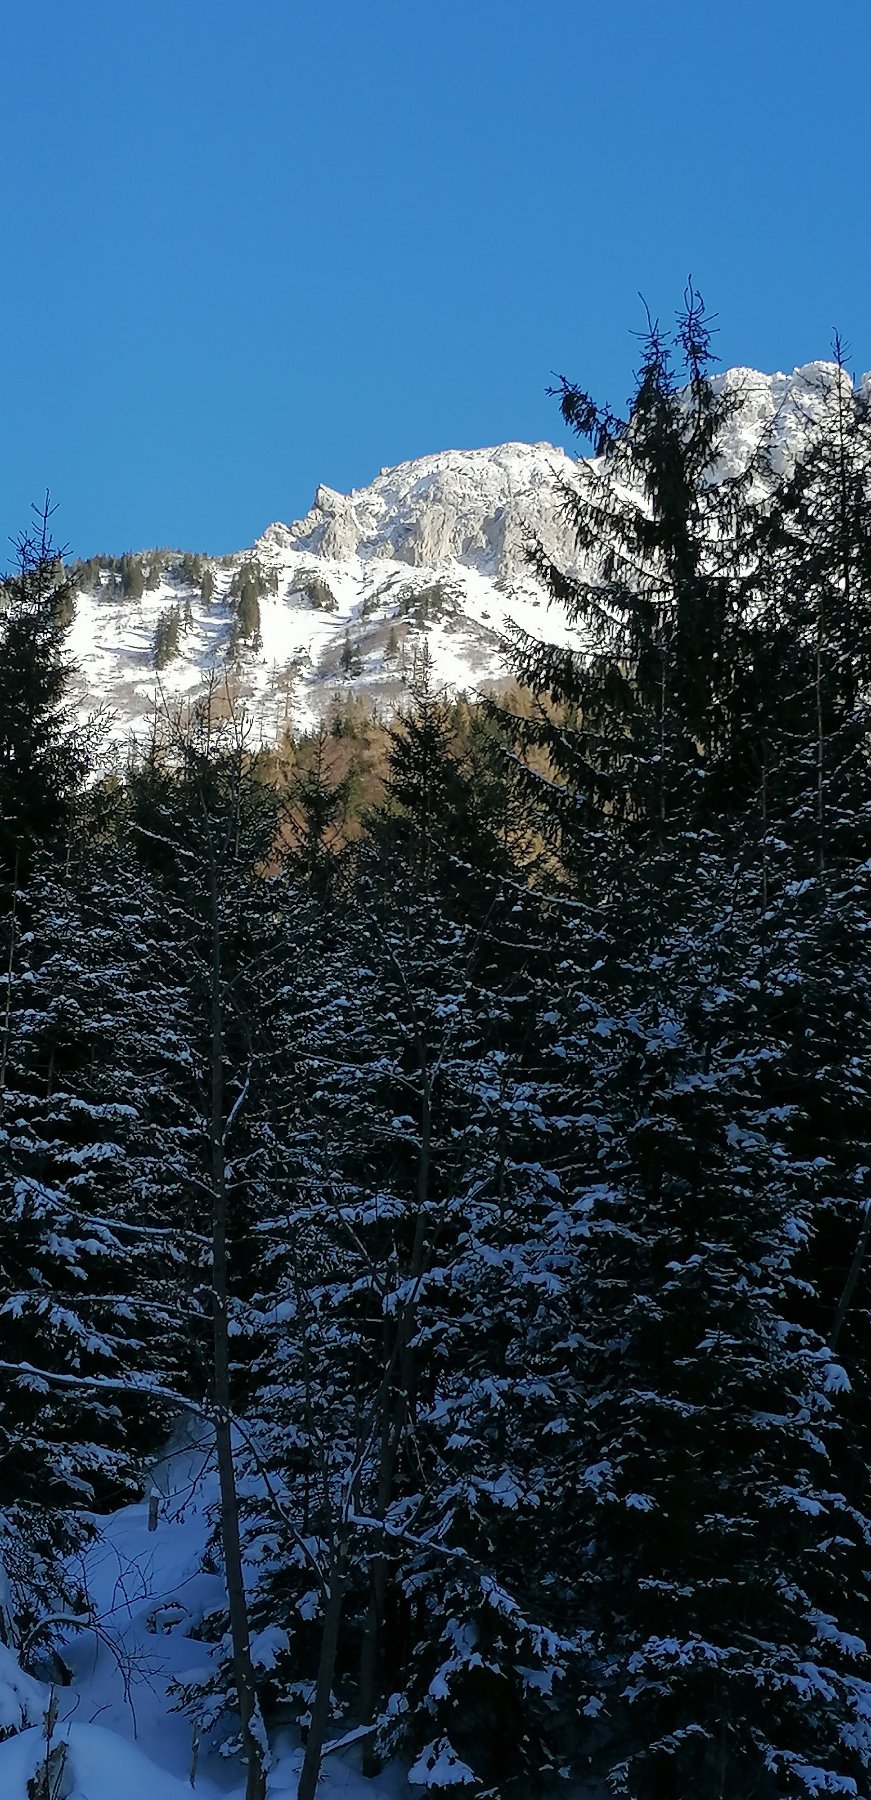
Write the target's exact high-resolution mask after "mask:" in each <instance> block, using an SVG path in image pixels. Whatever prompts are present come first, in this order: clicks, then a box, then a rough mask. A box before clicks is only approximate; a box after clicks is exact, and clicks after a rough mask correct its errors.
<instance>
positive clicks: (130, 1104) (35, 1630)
mask: <svg viewBox="0 0 871 1800" xmlns="http://www.w3.org/2000/svg"><path fill="white" fill-rule="evenodd" d="M19 549H20V560H19V569H18V572H17V574H16V575H15V577H13V578H12V580H11V581H10V582H9V583H7V585H6V589H5V593H4V599H5V604H6V609H7V610H6V612H5V615H4V619H3V625H2V638H3V645H2V654H0V847H2V864H0V879H2V884H3V888H2V891H3V901H4V916H3V937H4V942H3V964H4V983H3V995H2V1045H0V1142H2V1157H0V1268H2V1284H0V1285H2V1304H0V1362H2V1365H3V1367H2V1387H0V1394H2V1401H0V1459H2V1470H3V1508H4V1510H3V1545H2V1550H0V1554H2V1557H3V1561H4V1563H5V1565H6V1573H7V1576H8V1579H9V1581H10V1584H11V1590H12V1596H13V1602H14V1624H13V1625H12V1626H11V1627H10V1626H8V1625H7V1631H8V1630H10V1629H13V1630H14V1632H15V1634H16V1635H17V1637H18V1640H19V1643H21V1644H25V1645H26V1646H27V1647H28V1649H29V1650H31V1651H32V1650H34V1649H35V1648H37V1647H38V1645H39V1644H40V1643H41V1642H43V1641H44V1639H45V1636H46V1634H48V1635H49V1636H50V1635H51V1627H50V1625H49V1624H46V1619H47V1618H48V1617H50V1616H51V1615H53V1614H54V1613H56V1612H57V1610H58V1607H59V1606H60V1605H61V1604H66V1605H68V1604H69V1599H70V1596H69V1592H68V1584H67V1588H66V1592H65V1581H64V1577H63V1575H62V1572H61V1558H62V1556H63V1554H64V1553H65V1552H67V1551H69V1550H70V1549H71V1548H72V1547H73V1545H74V1544H75V1543H76V1542H77V1541H79V1540H80V1538H81V1535H82V1533H83V1531H86V1530H87V1529H88V1521H87V1514H88V1512H89V1511H90V1510H91V1509H93V1508H94V1507H95V1506H99V1505H100V1504H104V1503H106V1502H107V1501H109V1500H110V1499H113V1498H117V1497H119V1496H120V1495H122V1494H125V1493H126V1494H130V1495H132V1493H133V1492H134V1491H135V1476H134V1473H133V1468H132V1463H131V1432H132V1433H133V1435H134V1437H135V1435H136V1430H135V1428H136V1427H137V1424H138V1438H139V1444H140V1447H141V1446H142V1445H143V1444H144V1443H145V1442H147V1441H148V1437H149V1433H150V1432H153V1431H154V1429H155V1427H156V1425H157V1422H158V1409H156V1408H155V1406H154V1404H153V1403H152V1402H151V1401H149V1400H148V1399H143V1400H142V1401H140V1402H138V1403H137V1402H136V1401H135V1400H134V1401H133V1402H132V1404H131V1406H130V1407H129V1409H128V1410H127V1412H125V1410H124V1407H123V1404H122V1400H121V1394H122V1390H123V1387H124V1386H125V1384H126V1383H130V1385H131V1386H135V1385H136V1383H137V1382H142V1383H143V1384H149V1385H151V1386H152V1387H153V1386H154V1385H155V1384H159V1380H160V1375H161V1374H162V1373H163V1372H165V1370H166V1365H167V1357H168V1354H169V1344H168V1341H167V1337H168V1336H169V1337H171V1333H170V1334H167V1333H166V1332H165V1331H164V1330H162V1329H160V1328H159V1327H158V1325H157V1319H156V1313H155V1308H156V1307H158V1306H159V1303H160V1300H161V1298H165V1287H164V1282H163V1274H162V1272H163V1270H164V1269H165V1267H166V1258H165V1256H162V1257H161V1258H157V1256H156V1254H155V1249H154V1245H153V1243H146V1241H145V1240H144V1239H143V1238H142V1236H141V1234H140V1235H138V1236H136V1237H135V1238H131V1236H130V1226H131V1224H135V1226H137V1227H138V1226H139V1225H140V1224H141V1222H142V1219H143V1212H144V1209H143V1205H142V1195H141V1191H140V1190H139V1187H138V1186H137V1176H136V1158H137V1155H138V1154H141V1153H142V1151H143V1149H144V1144H143V1142H142V1140H141V1139H140V1141H139V1143H138V1146H137V1148H136V1149H135V1150H134V1148H133V1146H134V1142H135V1140H136V1138H137V1134H138V1133H139V1132H140V1126H141V1116H140V1114H139V1113H138V1111H137V1107H136V1104H135V1085H134V1084H131V1082H130V1080H129V1078H128V1071H129V1068H130V1060H129V1059H130V1058H131V1051H132V1048H133V1045H134V1041H135V1047H136V1052H137V1053H138V1052H139V1049H140V1043H139V1038H138V1032H137V1025H139V1024H141V1018H139V1019H137V1016H136V1009H135V1006H134V1005H133V1004H131V993H132V992H133V990H134V988H135V981H134V980H133V978H132V976H131V972H130V971H131V963H130V961H129V960H128V957H127V950H128V949H129V948H130V946H129V944H127V945H125V943H124V933H123V931H122V930H121V929H120V927H119V916H118V911H117V907H116V896H115V882H114V877H113V876H110V877H109V878H108V879H107V878H106V874H105V870H104V869H103V870H101V869H100V868H99V867H98V864H99V861H100V858H99V856H98V855H96V854H95V845H94V844H93V843H92V842H90V841H88V842H86V839H87V829H88V827H87V816H88V814H89V813H94V812H95V808H94V807H93V806H91V805H90V804H87V805H86V803H85V800H84V797H83V793H82V787H83V781H84V778H85V775H86V773H87V771H88V768H89V744H88V739H87V734H86V733H85V732H83V731H82V729H81V728H79V727H78V726H77V724H76V723H75V719H74V717H73V714H72V712H71V709H70V708H69V707H68V706H67V705H66V699H65V697H66V688H67V681H68V676H69V669H68V665H67V663H66V660H65V653H64V636H65V625H64V620H66V622H67V623H68V622H69V607H68V605H67V604H66V601H67V590H66V586H65V582H64V578H63V571H62V569H61V568H60V565H59V564H58V561H57V559H56V557H55V555H54V552H53V551H52V549H51V546H50V544H49V541H48V520H47V513H44V514H43V515H41V516H40V520H39V523H38V529H37V532H36V534H35V536H33V537H31V538H28V539H26V540H23V541H22V543H21V545H20V547H19ZM125 1059H126V1060H125ZM122 1091H123V1093H124V1103H119V1101H118V1095H119V1092H122ZM139 1174H140V1176H141V1168H140V1170H139ZM158 1269H159V1270H160V1273H158Z"/></svg>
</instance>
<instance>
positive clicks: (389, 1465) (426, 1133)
mask: <svg viewBox="0 0 871 1800" xmlns="http://www.w3.org/2000/svg"><path fill="white" fill-rule="evenodd" d="M418 1058H419V1067H420V1077H421V1122H420V1154H419V1157H418V1165H417V1219H416V1222H415V1232H414V1243H413V1245H412V1251H411V1266H410V1269H409V1277H410V1280H411V1282H412V1284H414V1283H415V1282H417V1281H419V1280H420V1277H421V1275H422V1274H423V1268H424V1260H425V1256H426V1209H427V1203H428V1200H429V1189H430V1158H431V1144H432V1099H431V1077H430V1071H429V1065H428V1059H427V1054H426V1046H425V1044H424V1043H423V1042H422V1041H419V1042H418ZM413 1331H414V1306H413V1303H412V1302H411V1301H410V1302H409V1304H408V1305H407V1306H406V1307H404V1308H403V1310H402V1312H401V1314H400V1320H399V1329H398V1342H397V1343H396V1345H395V1348H394V1355H393V1358H392V1359H391V1360H395V1361H396V1363H397V1366H398V1371H399V1391H398V1393H397V1395H396V1404H395V1407H394V1406H392V1405H391V1395H392V1386H391V1385H387V1386H386V1387H385V1392H384V1402H383V1411H382V1420H381V1454H380V1460H379V1469H378V1493H377V1501H376V1509H375V1516H376V1518H377V1519H379V1520H380V1521H382V1522H383V1520H384V1518H385V1517H386V1514H387V1509H388V1507H389V1505H390V1500H391V1496H392V1493H393V1483H394V1476H395V1473H396V1463H397V1458H398V1455H399V1446H400V1442H401V1438H402V1429H403V1424H404V1420H405V1417H406V1414H407V1413H408V1412H410V1411H411V1410H412V1407H413V1401H414V1359H413V1357H412V1355H411V1353H410V1352H409V1349H408V1344H409V1340H410V1338H411V1337H412V1335H413ZM379 1535H380V1543H379V1546H378V1550H377V1553H376V1554H375V1555H374V1556H373V1558H372V1562H371V1565H370V1574H369V1605H368V1609H367V1613H366V1626H365V1630H364V1634H363V1643H362V1647H361V1652H360V1695H359V1711H360V1720H361V1723H362V1724H364V1725H370V1724H372V1723H373V1722H374V1719H375V1715H376V1713H377V1710H378V1701H379V1697H380V1685H381V1684H380V1675H381V1665H382V1650H381V1635H382V1630H383V1626H384V1613H385V1603H386V1598H387V1556H386V1554H385V1550H386V1545H385V1541H384V1534H383V1532H382V1533H380V1534H379ZM361 1766H362V1772H363V1774H364V1775H366V1776H367V1777H370V1778H371V1777H372V1776H374V1775H377V1774H378V1772H379V1767H380V1764H379V1759H378V1755H377V1752H376V1749H375V1745H374V1743H373V1741H372V1739H371V1738H367V1739H366V1741H365V1743H364V1746H363V1752H362V1764H361Z"/></svg>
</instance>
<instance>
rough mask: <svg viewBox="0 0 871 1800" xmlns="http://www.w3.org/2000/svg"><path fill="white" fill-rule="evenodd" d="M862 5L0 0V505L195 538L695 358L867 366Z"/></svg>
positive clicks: (205, 540)
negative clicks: (697, 301) (670, 356)
mask: <svg viewBox="0 0 871 1800" xmlns="http://www.w3.org/2000/svg"><path fill="white" fill-rule="evenodd" d="M869 67H871V6H869V5H868V4H867V3H866V0H828V3H827V4H826V5H825V6H823V5H821V4H819V0H790V3H789V4H787V3H785V0H753V3H752V4H751V3H749V0H718V3H717V4H707V3H706V0H695V4H690V3H689V0H659V4H652V3H651V0H596V4H591V3H590V0H538V4H536V3H535V0H428V3H426V4H423V3H421V0H327V4H316V3H315V0H305V4H303V3H302V0H5V4H3V0H0V90H2V91H0V140H2V141H0V192H2V197H3V207H2V215H0V216H2V221H3V238H4V242H3V249H4V257H3V272H2V279H0V346H2V349H0V422H2V423H0V429H2V438H0V536H2V538H3V539H4V541H5V539H6V538H7V537H8V536H9V535H10V534H12V533H15V532H16V531H17V530H18V529H19V528H20V527H21V525H22V524H23V523H24V522H25V521H26V518H27V515H28V509H29V506H30V503H31V501H32V500H33V499H34V498H35V497H38V496H40V495H41V494H42V492H43V490H44V489H45V487H46V486H49V487H50V488H51V490H52V493H53V496H54V498H55V499H56V501H57V502H58V505H59V512H58V516H57V533H58V535H59V536H60V537H61V538H62V539H63V540H65V541H66V542H68V544H69V546H70V548H71V550H72V552H73V553H75V554H83V555H85V554H90V553H91V552H93V551H96V550H97V549H105V550H107V551H115V552H117V551H120V550H122V549H125V548H139V547H143V546H145V545H150V544H161V545H173V546H175V545H183V546H185V547H190V548H192V549H203V550H208V551H212V552H215V553H217V552H221V551H225V550H229V549H232V548H239V547H241V546H243V545H245V544H248V543H250V542H251V541H252V540H253V539H254V537H255V536H256V535H257V534H258V533H259V532H260V531H262V530H263V528H264V527H265V526H266V525H267V524H268V523H269V521H270V520H271V519H273V518H285V519H287V518H293V517H296V516H299V515H300V514H301V513H303V512H304V511H305V510H306V508H307V506H308V504H309V502H310V500H311V496H312V492H313V490H314V487H315V484H316V483H317V482H318V481H326V482H328V483H330V485H332V486H334V487H338V488H342V489H347V488H349V487H351V486H359V485H361V484H362V483H365V482H366V481H367V480H369V479H370V478H371V477H372V475H374V474H375V473H376V472H377V470H378V469H379V468H380V467H381V466H382V465H385V464H390V463H394V462H398V461H400V460H402V459H403V458H405V457H411V456H417V455H421V454H423V453H425V452H427V451H432V450H437V449H441V448H444V447H446V446H449V445H450V446H469V445H477V444H486V443H495V442H498V441H500V440H503V439H507V438H527V439H539V438H550V439H552V440H556V441H560V426H559V419H558V415H557V411H556V407H555V403H554V402H553V401H552V400H550V399H548V397H547V395H546V392H545V390H546V388H547V386H548V383H549V381H550V380H551V378H552V372H554V371H558V372H560V373H566V374H568V375H570V376H572V377H573V378H574V379H576V380H578V381H580V382H582V383H583V385H585V386H587V387H589V388H591V389H592V390H593V391H594V392H596V393H597V394H598V395H600V396H601V397H602V398H606V399H609V400H611V401H612V402H620V403H622V401H623V400H624V399H625V396H626V394H627V393H628V391H629V388H630V385H631V371H632V367H633V359H634V356H635V353H636V348H637V346H636V344H635V342H634V340H633V338H632V335H631V334H632V332H633V331H634V330H637V329H638V328H639V326H640V324H641V320H642V314H641V306H640V302H639V299H638V291H639V290H641V291H642V292H643V293H644V295H645V297H646V299H647V300H648V302H649V304H650V305H651V307H652V309H653V310H654V311H656V312H658V313H660V315H663V316H667V315H669V314H670V313H671V312H672V311H673V308H674V306H675V304H676V303H677V302H678V300H679V298H680V294H681V291H682V289H683V285H684V281H685V278H686V276H687V274H688V273H689V272H691V273H692V275H693V276H694V278H695V280H696V282H697V284H698V285H699V286H700V287H701V290H702V292H703V294H704V295H705V298H706V300H707V301H708V304H709V305H710V306H711V307H712V308H714V309H716V310H717V312H718V313H719V316H720V336H719V339H718V344H717V348H718V351H719V354H720V356H721V359H722V360H723V361H724V362H725V363H732V362H743V363H749V364H753V365H755V366H757V367H761V368H766V369H770V368H776V367H780V368H783V367H787V368H791V367H792V366H793V365H794V364H795V363H799V362H804V361H808V360H809V359H810V358H812V357H815V356H826V355H827V354H828V349H829V344H830V339H831V333H832V329H833V327H834V326H837V327H838V328H839V330H840V331H841V332H842V334H843V335H844V336H845V337H846V339H847V340H848V343H849V345H850V348H851V361H852V363H853V364H854V366H855V367H857V368H864V367H865V366H866V364H869V363H871V314H869V270H871V249H869V237H868V216H869V172H871V169H869V160H871V153H869V139H871V133H869V129H868V126H867V106H866V95H867V80H868V70H869Z"/></svg>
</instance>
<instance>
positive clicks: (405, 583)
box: [70, 362, 868, 742]
mask: <svg viewBox="0 0 871 1800" xmlns="http://www.w3.org/2000/svg"><path fill="white" fill-rule="evenodd" d="M837 379H838V372H837V369H836V368H835V366H834V365H833V364H831V363H821V362H815V363H808V364H806V365H804V366H803V367H802V368H799V369H795V370H794V371H793V373H792V374H791V375H783V374H776V375H762V374H758V373H757V372H756V371H754V370H751V369H732V370H729V371H727V372H726V373H725V374H723V375H720V376H718V377H717V382H718V384H720V385H721V386H725V387H726V388H728V389H729V390H730V391H732V392H734V393H735V394H736V396H737V397H738V399H739V402H740V404H739V406H738V408H737V410H736V412H735V413H734V415H733V416H732V418H731V419H730V421H729V423H728V426H727V428H726V430H725V432H724V436H723V440H722V454H721V459H720V465H719V473H720V474H722V475H726V474H728V473H729V472H731V471H732V470H734V469H736V468H738V467H741V466H744V465H745V464H746V462H747V459H748V458H749V457H750V456H751V455H752V454H753V452H754V451H755V450H756V449H757V447H758V446H759V444H760V442H761V441H762V439H763V437H767V438H768V440H769V443H770V446H772V447H773V460H774V462H775V465H778V464H779V465H780V466H781V467H783V466H786V465H787V464H788V463H789V462H790V461H791V460H792V459H794V458H795V456H796V455H797V454H800V450H801V446H802V443H803V442H804V441H805V439H806V436H807V432H808V429H809V427H810V426H811V425H812V424H813V421H814V420H815V419H817V418H818V417H819V415H820V412H821V410H822V408H823V406H824V405H825V400H826V396H827V395H829V396H830V395H831V392H832V388H833V385H834V383H835V382H836V381H837ZM865 380H866V381H867V380H868V378H867V377H866V378H865ZM577 480H578V464H577V463H576V462H575V461H574V460H573V459H572V458H571V457H569V456H568V455H567V454H566V452H565V451H564V450H561V449H557V448H555V447H554V446H553V445H551V444H520V443H516V444H501V445H499V446H497V447H496V448H495V449H487V450H446V451H443V452H441V453H439V454H437V455H434V456H425V457H421V458H419V459H417V460H415V461H413V462H406V463H401V464H400V465H399V466H398V467H397V468H393V469H382V471H381V473H380V474H379V475H377V476H376V477H375V479H374V481H372V482H371V483H370V484H369V486H368V487H365V488H358V489H356V490H355V491H354V492H352V493H350V494H340V493H337V492H335V490H334V489H332V488H328V487H323V486H320V487H318V488H317V489H316V492H315V497H314V501H313V503H312V506H311V509H310V511H309V512H308V513H307V514H306V517H305V518H304V519H300V520H298V521H296V523H293V524H281V523H276V524H273V525H270V526H269V527H268V529H267V530H266V531H264V533H263V535H262V537H260V538H258V540H257V542H256V543H255V544H254V545H253V546H252V547H251V548H250V549H248V550H243V551H240V552H239V553H238V554H236V555H233V556H230V557H223V558H220V559H209V558H197V557H192V556H185V557H183V556H181V555H180V554H179V553H167V552H157V551H154V552H145V553H143V555H142V556H141V557H138V558H135V559H132V560H131V559H124V561H123V566H122V564H120V563H119V562H118V560H117V559H116V560H115V561H114V562H113V561H112V559H105V560H102V559H96V560H95V562H94V563H92V564H90V565H88V566H87V568H82V569H81V570H80V571H79V573H78V576H77V583H78V591H77V597H76V617H75V622H74V625H73V629H72V635H71V646H70V647H71V651H72V655H73V657H74V659H75V661H76V663H77V666H78V669H79V678H78V679H79V692H78V698H79V700H80V703H81V705H82V707H83V708H85V709H87V708H88V707H90V706H93V705H94V704H96V703H102V704H105V705H106V706H108V707H109V708H110V709H111V711H112V712H113V713H114V715H115V725H114V733H115V736H116V738H117V739H118V740H119V741H120V742H123V741H125V740H126V739H128V738H129V737H130V736H134V737H141V736H142V735H143V734H144V733H146V732H147V730H148V728H149V723H150V720H151V718H152V717H153V712H154V707H155V705H156V704H157V705H158V706H163V705H164V704H169V705H170V706H172V705H173V704H175V703H177V702H178V700H179V699H182V698H184V697H185V696H189V697H193V696H194V695H195V694H196V693H197V692H198V691H199V690H200V689H201V688H202V685H203V683H204V681H205V679H206V678H207V675H208V672H209V670H212V669H216V670H218V671H220V672H222V676H223V672H224V671H226V679H227V682H228V684H229V687H230V689H231V691H232V692H233V693H234V694H235V695H236V696H237V697H238V698H239V699H240V700H242V701H244V702H245V703H246V705H247V707H248V708H249V710H250V711H251V712H252V713H253V715H254V718H255V721H256V728H257V731H258V733H259V735H260V736H261V738H262V739H263V741H264V742H269V741H271V740H274V739H275V738H276V737H278V736H280V735H281V733H282V731H283V730H284V729H285V728H286V726H287V725H288V724H293V725H294V726H296V727H300V726H304V725H306V724H310V723H311V722H312V721H313V720H314V719H316V718H317V717H319V716H322V715H323V714H324V713H325V712H326V711H328V709H329V707H330V705H331V704H332V703H333V701H334V699H335V697H336V695H340V696H342V695H344V696H348V695H353V694H357V695H359V696H361V697H362V699H363V700H364V701H365V702H366V703H367V704H370V705H376V706H378V707H380V708H381V710H382V711H384V712H390V711H393V710H394V709H395V707H396V706H397V704H399V703H401V700H402V698H403V696H404V694H405V692H406V691H407V685H408V681H409V679H410V678H412V676H413V673H414V669H415V667H416V666H419V659H420V657H421V654H422V647H423V645H424V643H426V644H427V645H428V647H429V652H430V655H431V659H432V665H433V670H434V674H435V678H436V680H437V681H438V682H440V683H444V684H446V685H449V686H450V687H452V688H454V689H466V690H469V691H474V690H477V689H480V688H481V687H482V686H485V685H489V686H492V685H494V684H496V685H498V684H499V683H500V682H502V681H504V680H505V678H506V675H507V663H506V657H505V651H504V647H503V643H502V634H503V633H504V630H505V627H506V624H507V623H508V621H510V620H514V621H516V622H517V623H519V624H521V625H522V626H524V627H525V628H526V629H528V630H531V631H533V632H537V633H540V634H541V635H542V636H547V637H548V638H550V639H555V640H558V641H563V642H565V641H571V637H572V631H571V627H570V626H569V624H568V621H567V620H566V619H565V617H564V616H560V614H559V612H558V609H557V608H555V607H554V606H552V605H549V602H548V598H547V596H546V594H545V593H544V591H543V590H542V588H541V587H540V586H539V584H538V583H537V581H536V580H535V579H534V577H533V575H532V574H531V572H530V569H529V566H528V563H527V559H526V546H527V544H528V541H529V538H530V536H531V535H532V534H535V535H536V536H537V537H538V538H539V539H540V540H541V541H542V542H543V543H544V545H545V547H546V548H547V550H548V551H549V552H550V554H551V555H552V556H553V557H554V559H555V560H557V561H558V562H559V563H560V564H561V565H562V566H564V567H565V568H567V569H568V568H571V567H572V566H573V565H574V563H575V546H574V544H573V540H572V535H571V530H570V528H569V526H568V524H567V521H566V518H565V515H564V491H565V486H566V484H567V483H568V484H571V483H573V482H576V481H577ZM140 588H144V591H142V592H139V591H138V590H139V589H140ZM243 594H244V595H247V604H246V605H244V606H242V605H240V600H241V599H242V596H243ZM161 638H162V640H163V644H162V650H161V654H160V656H159V658H158V659H157V660H158V661H159V662H160V665H161V666H160V668H159V672H158V671H157V670H156V667H155V661H156V656H155V651H156V644H157V643H158V642H159V641H160V639H161Z"/></svg>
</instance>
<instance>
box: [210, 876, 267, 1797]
mask: <svg viewBox="0 0 871 1800" xmlns="http://www.w3.org/2000/svg"><path fill="white" fill-rule="evenodd" d="M210 881H211V913H212V918H211V928H212V945H211V948H212V969H211V1060H212V1067H211V1120H210V1139H211V1161H212V1316H213V1333H214V1350H213V1354H214V1370H213V1374H214V1404H215V1448H216V1452H217V1460H218V1482H219V1486H220V1495H221V1548H222V1551H223V1556H224V1570H225V1574H226V1580H227V1606H228V1609H229V1614H230V1638H231V1643H232V1651H233V1679H234V1681H235V1683H236V1694H237V1698H238V1703H239V1721H240V1725H241V1736H242V1753H243V1756H244V1757H245V1761H246V1764H247V1775H246V1782H245V1800H263V1796H264V1794H265V1792H266V1776H265V1772H264V1767H263V1753H262V1749H261V1746H260V1744H259V1742H258V1741H257V1738H256V1737H255V1735H254V1731H253V1723H254V1718H255V1712H256V1696H255V1690H254V1672H253V1669H252V1666H251V1644H250V1637H249V1631H248V1606H247V1601H246V1598H245V1580H244V1575H243V1571H242V1547H241V1539H240V1533H239V1497H238V1493H237V1490H236V1470H235V1466H234V1462H233V1439H232V1426H231V1418H232V1414H231V1407H230V1336H229V1329H228V1298H229V1281H228V1270H227V1184H226V1169H225V1163H224V1016H223V978H222V971H221V927H220V915H219V907H218V883H217V870H216V869H215V867H214V864H213V865H212V868H211V870H210Z"/></svg>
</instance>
